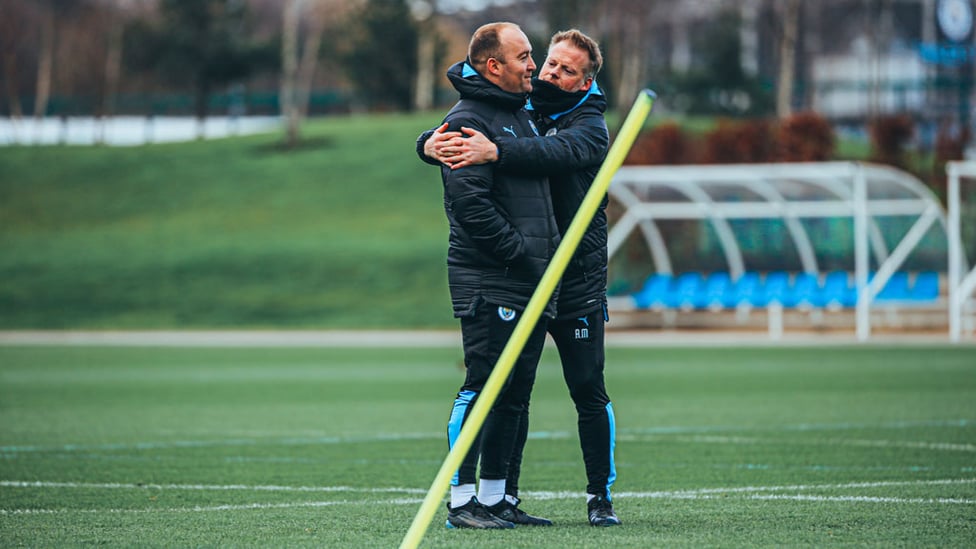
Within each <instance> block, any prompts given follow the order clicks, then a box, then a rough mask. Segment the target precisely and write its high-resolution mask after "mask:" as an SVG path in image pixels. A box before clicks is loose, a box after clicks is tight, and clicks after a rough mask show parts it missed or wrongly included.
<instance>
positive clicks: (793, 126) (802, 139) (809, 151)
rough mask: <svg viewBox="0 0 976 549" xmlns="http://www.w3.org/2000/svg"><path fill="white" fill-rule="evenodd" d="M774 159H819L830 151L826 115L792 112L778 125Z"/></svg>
mask: <svg viewBox="0 0 976 549" xmlns="http://www.w3.org/2000/svg"><path fill="white" fill-rule="evenodd" d="M777 137H778V139H777V153H776V158H777V160H780V161H783V162H822V161H825V160H830V159H831V157H833V154H834V145H835V142H836V138H835V137H834V129H833V127H832V126H831V125H830V122H828V121H827V119H826V118H824V117H823V116H820V115H819V114H817V113H814V112H802V113H796V114H794V115H792V116H789V117H787V118H786V119H785V120H783V121H782V122H781V123H780V125H779V131H778V132H777Z"/></svg>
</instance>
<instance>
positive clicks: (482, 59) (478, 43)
mask: <svg viewBox="0 0 976 549" xmlns="http://www.w3.org/2000/svg"><path fill="white" fill-rule="evenodd" d="M505 28H512V29H516V30H518V31H521V30H522V29H521V27H519V26H518V25H516V24H515V23H508V22H504V21H503V22H499V23H488V24H486V25H482V26H480V27H478V30H476V31H474V34H473V35H472V36H471V42H470V43H469V44H468V62H469V63H471V66H472V67H474V68H475V69H476V70H477V71H478V72H482V73H483V72H484V69H485V66H486V65H487V64H488V59H491V58H495V59H498V60H499V61H505V59H503V58H502V42H501V39H500V38H499V37H498V35H499V34H501V31H502V29H505Z"/></svg>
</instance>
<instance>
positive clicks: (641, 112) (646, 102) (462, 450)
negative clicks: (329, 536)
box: [400, 90, 657, 549]
mask: <svg viewBox="0 0 976 549" xmlns="http://www.w3.org/2000/svg"><path fill="white" fill-rule="evenodd" d="M655 97H657V96H656V95H655V93H654V92H653V91H651V90H644V91H642V92H641V93H640V96H638V97H637V101H635V102H634V106H633V107H631V109H630V113H629V114H628V115H627V119H626V120H624V125H623V127H621V128H620V134H619V135H618V136H617V139H616V140H615V141H614V142H613V146H611V147H610V151H609V152H608V153H607V158H606V160H604V161H603V165H602V166H600V171H599V172H597V174H596V177H595V178H594V179H593V184H592V185H590V190H589V191H587V193H586V196H585V197H584V198H583V203H582V204H580V207H579V210H578V211H577V212H576V216H575V217H573V222H572V223H571V224H570V226H569V229H567V231H566V234H565V235H563V238H562V242H560V244H559V248H557V249H556V253H555V255H553V257H552V261H550V262H549V267H547V268H546V272H545V273H544V274H543V275H542V280H541V281H539V285H538V286H537V287H536V289H535V292H534V293H533V294H532V299H530V300H529V304H528V305H527V306H526V308H525V311H524V312H523V313H522V318H521V319H520V320H519V322H518V324H517V325H516V326H515V331H514V332H513V333H512V337H510V338H509V340H508V343H506V344H505V348H504V349H503V350H502V354H501V356H499V357H498V362H497V363H495V368H494V369H493V370H492V372H491V375H490V376H488V380H487V381H486V382H485V387H484V389H482V390H481V394H480V395H479V396H478V402H476V403H475V405H474V408H472V409H471V413H470V414H469V415H468V419H467V420H466V421H465V422H464V426H463V427H462V428H461V432H460V434H459V435H458V438H457V440H456V441H455V442H454V447H453V448H451V451H450V452H448V454H447V458H445V460H444V463H443V464H442V465H441V468H440V470H439V471H438V472H437V476H436V477H434V482H433V484H431V486H430V490H428V491H427V495H426V497H424V501H423V503H421V504H420V510H418V511H417V516H415V517H414V519H413V523H412V524H411V525H410V529H409V530H408V531H407V535H406V536H404V538H403V541H402V542H401V543H400V549H410V548H416V547H417V546H418V545H419V544H420V540H421V539H422V538H423V537H424V533H425V532H426V531H427V527H428V526H430V521H431V520H432V519H433V518H434V513H435V512H436V511H437V507H438V506H439V505H440V502H441V500H442V499H443V497H444V492H446V491H447V488H448V485H449V484H450V482H451V477H452V476H454V472H455V471H457V469H458V467H460V466H461V461H463V460H464V456H465V454H467V453H468V450H469V449H470V448H471V445H472V444H473V443H474V438H475V435H476V434H477V433H478V430H480V429H481V425H482V424H483V423H484V421H485V418H486V417H487V416H488V412H489V411H490V410H491V407H492V405H493V404H494V403H495V399H496V398H498V393H499V392H500V391H501V388H502V386H503V385H504V384H505V380H506V379H507V378H508V374H509V373H510V372H511V371H512V367H513V366H514V365H515V359H516V358H518V355H519V354H520V353H521V352H522V348H523V347H525V342H526V340H527V339H528V338H529V333H530V332H531V331H532V328H533V327H534V326H535V324H536V322H538V321H539V317H540V316H541V315H542V311H543V310H545V307H546V304H547V303H548V302H549V298H550V297H552V293H553V292H554V291H555V289H556V285H557V284H558V283H559V279H560V278H562V276H563V271H565V270H566V265H567V264H569V260H570V258H572V257H573V254H574V253H575V252H576V248H577V246H579V243H580V240H581V239H582V238H583V233H584V232H585V231H586V227H587V226H589V224H590V221H591V220H592V219H593V216H594V215H595V214H596V209H597V208H598V207H599V206H600V202H601V201H602V200H603V195H605V194H606V192H607V188H608V187H610V180H611V179H612V178H613V174H614V173H616V172H617V169H618V168H620V165H621V164H623V163H624V158H626V156H627V152H628V151H630V147H631V146H632V145H633V144H634V140H635V139H637V134H638V133H640V129H641V127H642V126H643V125H644V120H646V119H647V115H648V114H650V112H651V107H653V106H654V99H655Z"/></svg>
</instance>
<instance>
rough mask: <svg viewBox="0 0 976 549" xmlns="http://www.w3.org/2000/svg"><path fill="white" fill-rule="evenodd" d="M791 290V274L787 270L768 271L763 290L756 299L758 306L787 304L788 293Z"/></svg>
mask: <svg viewBox="0 0 976 549" xmlns="http://www.w3.org/2000/svg"><path fill="white" fill-rule="evenodd" d="M789 290H790V274H789V273H787V272H785V271H772V272H769V273H766V278H765V280H763V285H762V292H760V293H759V296H758V299H757V300H756V301H755V305H756V306H757V307H769V306H770V305H772V304H773V303H778V304H780V305H785V303H784V302H785V301H786V298H787V293H788V292H789Z"/></svg>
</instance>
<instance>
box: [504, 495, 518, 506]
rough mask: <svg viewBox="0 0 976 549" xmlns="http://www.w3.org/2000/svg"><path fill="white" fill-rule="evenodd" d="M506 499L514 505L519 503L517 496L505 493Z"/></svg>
mask: <svg viewBox="0 0 976 549" xmlns="http://www.w3.org/2000/svg"><path fill="white" fill-rule="evenodd" d="M505 501H507V502H509V503H511V504H512V505H518V502H519V499H518V498H517V497H515V496H511V495H509V494H505Z"/></svg>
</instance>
